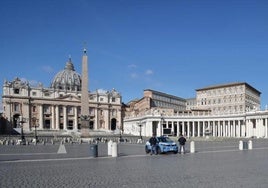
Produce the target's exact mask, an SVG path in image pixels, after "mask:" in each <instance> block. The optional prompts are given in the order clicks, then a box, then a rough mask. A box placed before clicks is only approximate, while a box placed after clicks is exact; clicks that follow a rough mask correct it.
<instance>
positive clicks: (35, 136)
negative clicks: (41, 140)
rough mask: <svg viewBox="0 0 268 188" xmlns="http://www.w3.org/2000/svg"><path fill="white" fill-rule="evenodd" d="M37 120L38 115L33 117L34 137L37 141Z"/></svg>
mask: <svg viewBox="0 0 268 188" xmlns="http://www.w3.org/2000/svg"><path fill="white" fill-rule="evenodd" d="M36 121H37V119H36V117H33V118H32V122H33V124H34V138H35V141H36V142H37V140H38V137H37V130H36Z"/></svg>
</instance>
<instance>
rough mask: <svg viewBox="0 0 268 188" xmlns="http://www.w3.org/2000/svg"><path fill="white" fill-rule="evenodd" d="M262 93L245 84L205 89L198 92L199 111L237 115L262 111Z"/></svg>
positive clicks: (197, 103) (230, 84) (222, 85)
mask: <svg viewBox="0 0 268 188" xmlns="http://www.w3.org/2000/svg"><path fill="white" fill-rule="evenodd" d="M260 95H261V92H260V91H258V90H257V89H255V88H253V87H252V86H250V85H249V84H248V83H245V82H236V83H229V84H221V85H215V86H209V87H204V88H201V89H197V90H196V107H195V108H197V109H207V110H211V113H212V114H237V113H244V112H249V111H252V110H260V105H261V104H260Z"/></svg>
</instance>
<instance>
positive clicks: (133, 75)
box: [130, 73, 139, 78]
mask: <svg viewBox="0 0 268 188" xmlns="http://www.w3.org/2000/svg"><path fill="white" fill-rule="evenodd" d="M130 77H131V78H138V77H139V76H138V74H137V73H131V74H130Z"/></svg>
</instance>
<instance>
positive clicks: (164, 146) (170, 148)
mask: <svg viewBox="0 0 268 188" xmlns="http://www.w3.org/2000/svg"><path fill="white" fill-rule="evenodd" d="M156 139H157V145H156V151H157V153H158V154H160V153H167V152H173V153H175V154H176V153H178V145H177V144H176V142H174V141H173V140H171V139H170V138H169V137H166V136H159V137H156ZM145 152H146V153H150V152H151V145H150V142H149V141H147V142H146V143H145Z"/></svg>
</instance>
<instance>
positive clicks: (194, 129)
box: [124, 82, 268, 138]
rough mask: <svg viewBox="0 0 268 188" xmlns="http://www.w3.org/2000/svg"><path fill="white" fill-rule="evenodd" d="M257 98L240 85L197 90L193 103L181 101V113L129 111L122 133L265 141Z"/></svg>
mask: <svg viewBox="0 0 268 188" xmlns="http://www.w3.org/2000/svg"><path fill="white" fill-rule="evenodd" d="M161 94H162V95H163V96H165V94H163V93H161ZM260 94H261V92H259V91H258V90H256V89H255V88H253V87H252V86H250V85H249V84H247V83H244V82H242V83H240V82H239V83H231V84H222V85H217V86H211V87H205V88H202V89H197V90H196V98H195V99H194V98H191V99H187V100H184V99H182V101H186V102H185V104H187V105H188V106H184V108H182V110H181V111H176V110H174V108H171V107H168V106H165V108H166V109H163V108H160V107H159V106H158V107H157V108H155V107H153V106H152V105H151V108H148V109H147V110H146V113H131V112H135V111H134V110H133V109H135V108H129V110H130V111H129V112H128V113H127V114H126V117H125V118H124V132H125V133H127V134H128V133H129V134H134V135H140V134H141V135H142V136H151V135H152V134H153V133H156V135H158V136H160V135H168V136H179V135H180V134H184V135H185V136H187V137H205V136H212V137H238V138H240V137H241V138H242V137H246V138H250V137H257V138H267V137H268V111H267V110H264V111H260ZM167 96H169V95H167ZM141 100H144V99H141ZM137 101H139V100H137ZM136 103H137V102H136ZM134 104H135V103H134ZM149 104H150V103H149ZM132 106H134V107H135V105H133V104H132ZM147 107H150V106H149V105H147ZM183 109H185V110H183ZM135 110H136V111H138V110H137V109H135ZM163 110H164V111H163ZM163 112H168V113H163Z"/></svg>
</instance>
